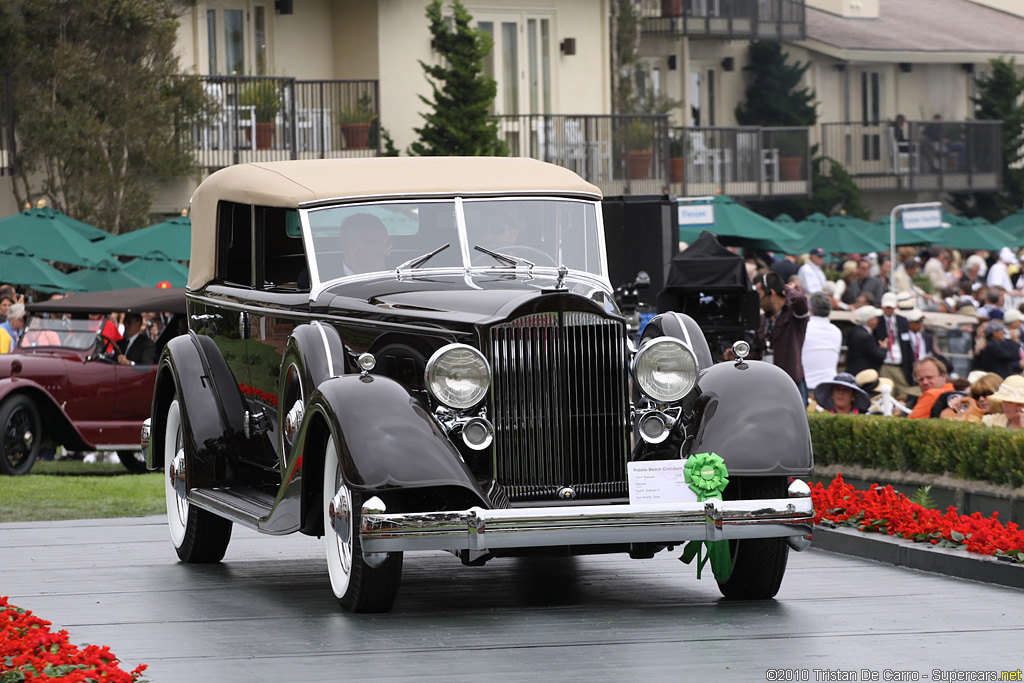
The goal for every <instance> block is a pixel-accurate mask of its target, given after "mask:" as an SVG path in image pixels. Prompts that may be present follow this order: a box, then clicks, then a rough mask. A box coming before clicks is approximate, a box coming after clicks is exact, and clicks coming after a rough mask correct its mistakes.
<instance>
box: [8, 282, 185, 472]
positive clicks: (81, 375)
mask: <svg viewBox="0 0 1024 683" xmlns="http://www.w3.org/2000/svg"><path fill="white" fill-rule="evenodd" d="M28 310H29V313H30V314H31V317H30V319H29V321H28V325H27V326H26V328H25V334H24V335H23V336H22V339H21V341H20V343H19V345H18V347H17V348H16V349H14V350H13V351H12V352H11V353H9V354H4V355H0V429H2V430H3V432H2V434H3V437H2V439H0V472H2V473H3V474H9V475H19V474H27V473H28V472H29V471H30V470H31V469H32V465H33V464H34V463H35V461H36V458H37V457H38V456H39V453H40V452H42V451H44V450H45V449H46V448H48V447H50V446H56V445H60V446H63V447H64V448H65V450H67V451H115V452H117V454H118V457H119V458H120V460H121V462H122V463H124V465H125V467H127V468H128V469H129V470H132V471H138V472H142V471H145V461H144V460H141V459H140V456H139V446H138V441H139V430H140V429H141V427H142V421H143V420H145V419H146V418H147V417H149V411H150V403H151V402H152V397H153V383H154V380H155V378H156V366H155V365H119V364H118V363H117V361H116V354H115V353H114V347H113V343H112V342H111V340H108V339H107V338H106V337H104V335H103V334H102V331H101V325H102V320H90V319H89V314H101V315H103V316H105V315H106V314H109V313H111V312H125V313H129V312H134V313H143V312H148V311H153V312H160V313H166V314H171V315H172V316H177V317H178V318H179V319H180V318H181V317H182V316H183V315H184V313H185V298H184V290H183V289H180V288H178V289H156V288H154V289H148V288H134V289H123V290H114V291H108V292H93V293H89V294H76V295H74V296H69V297H67V298H64V299H59V300H57V301H48V302H45V303H39V304H30V305H29V306H28ZM176 329H177V320H176V319H175V318H173V317H172V318H171V323H170V324H168V325H167V327H166V329H165V337H163V338H161V339H160V340H158V341H157V345H158V347H160V348H162V346H163V344H166V342H167V339H169V338H170V337H171V336H173V334H174V333H175V331H176Z"/></svg>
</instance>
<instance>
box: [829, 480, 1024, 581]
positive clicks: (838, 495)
mask: <svg viewBox="0 0 1024 683" xmlns="http://www.w3.org/2000/svg"><path fill="white" fill-rule="evenodd" d="M811 499H812V500H813V501H814V510H815V517H814V521H815V522H816V523H820V522H822V521H825V522H833V523H835V524H842V525H845V526H852V527H855V528H857V529H858V530H860V531H876V532H878V533H882V534H888V535H889V536H897V537H899V538H907V539H910V540H912V541H917V542H921V543H932V544H934V545H939V546H943V547H948V548H959V549H963V550H967V551H969V552H972V553H982V554H985V555H1004V556H1007V557H1010V558H1012V559H1014V560H1016V561H1017V562H1024V532H1022V531H1021V530H1020V528H1019V527H1018V526H1017V525H1016V524H1014V523H1013V522H1010V523H1008V524H1005V525H1004V524H1003V523H1002V522H1000V521H999V513H998V512H993V513H992V517H989V518H986V517H982V516H981V513H980V512H975V513H974V514H971V515H961V514H959V513H957V511H956V508H955V507H953V506H952V505H951V506H949V508H947V509H946V511H945V512H940V511H938V510H932V509H929V508H925V507H921V506H920V505H918V504H917V503H915V502H913V501H911V500H910V499H909V498H907V497H906V496H904V495H903V494H902V493H897V492H896V491H894V490H893V488H892V486H885V487H882V486H879V485H878V484H872V485H871V488H869V489H868V490H867V491H857V490H856V489H854V488H853V487H852V486H850V485H849V484H847V483H846V482H845V481H843V475H841V474H838V475H836V478H835V479H833V480H832V483H830V484H829V486H828V488H825V487H824V486H822V485H821V484H815V485H814V486H813V487H812V488H811Z"/></svg>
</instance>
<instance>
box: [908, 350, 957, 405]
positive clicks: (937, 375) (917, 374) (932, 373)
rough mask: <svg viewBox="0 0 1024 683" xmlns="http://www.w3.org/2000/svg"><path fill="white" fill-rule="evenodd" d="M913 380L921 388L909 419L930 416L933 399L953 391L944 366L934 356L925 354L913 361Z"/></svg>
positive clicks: (933, 403)
mask: <svg viewBox="0 0 1024 683" xmlns="http://www.w3.org/2000/svg"><path fill="white" fill-rule="evenodd" d="M914 381H915V382H917V386H918V387H920V389H921V398H919V399H918V400H917V404H916V405H915V406H914V410H913V412H911V413H910V419H911V420H914V419H920V418H925V417H931V416H932V406H934V405H935V401H936V400H937V399H938V398H939V396H941V395H942V394H945V393H946V392H948V391H955V389H954V388H953V385H952V384H951V383H950V382H948V381H947V380H946V366H945V365H944V364H943V362H942V361H941V360H939V359H938V358H936V357H935V356H925V357H924V358H922V359H921V360H919V361H917V362H916V363H914Z"/></svg>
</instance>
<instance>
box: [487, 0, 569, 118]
mask: <svg viewBox="0 0 1024 683" xmlns="http://www.w3.org/2000/svg"><path fill="white" fill-rule="evenodd" d="M476 18H477V26H478V27H479V28H480V30H482V31H484V32H485V33H487V34H488V35H490V36H491V37H492V38H493V39H494V48H493V50H492V51H491V54H490V55H488V57H487V58H486V59H485V60H484V73H485V74H486V75H488V76H490V77H491V78H493V79H494V80H495V81H497V84H498V94H497V96H496V97H495V107H494V109H495V113H498V114H548V113H551V108H552V95H551V91H552V70H553V63H554V62H553V59H552V55H553V52H554V49H555V45H554V41H555V37H554V36H555V31H554V15H553V13H538V12H516V13H504V12H502V13H492V12H487V11H478V12H476Z"/></svg>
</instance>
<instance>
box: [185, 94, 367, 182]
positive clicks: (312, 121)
mask: <svg viewBox="0 0 1024 683" xmlns="http://www.w3.org/2000/svg"><path fill="white" fill-rule="evenodd" d="M201 80H202V83H203V89H204V90H205V91H206V95H207V97H208V98H209V101H210V105H211V111H210V113H208V114H206V115H204V116H202V117H201V118H199V119H198V120H194V121H192V122H191V123H190V124H188V125H187V126H186V129H185V130H184V131H182V135H183V137H184V138H185V140H186V144H188V145H189V146H190V147H191V148H192V150H193V151H194V153H195V155H196V159H197V161H198V165H199V166H201V167H204V168H210V169H214V168H222V167H224V166H230V165H232V164H237V163H241V162H245V161H278V160H284V159H324V158H339V157H363V156H378V155H379V154H380V144H381V141H380V127H379V122H380V107H379V94H378V87H377V81H370V80H367V81H337V80H334V81H299V80H295V79H293V78H266V77H244V76H204V77H202V78H201Z"/></svg>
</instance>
